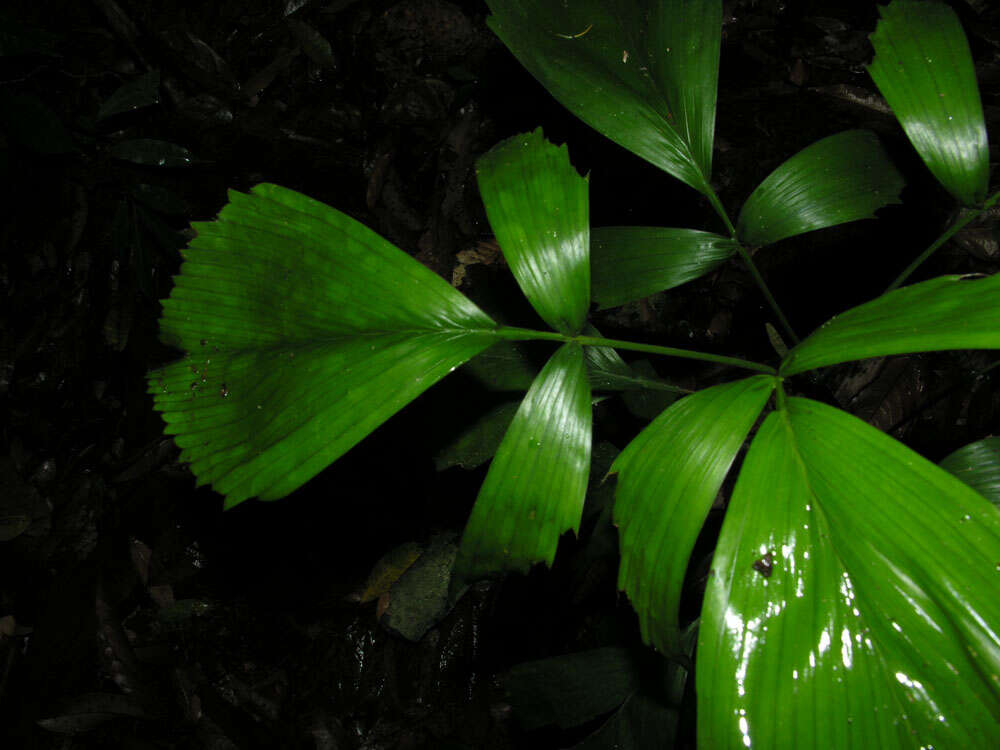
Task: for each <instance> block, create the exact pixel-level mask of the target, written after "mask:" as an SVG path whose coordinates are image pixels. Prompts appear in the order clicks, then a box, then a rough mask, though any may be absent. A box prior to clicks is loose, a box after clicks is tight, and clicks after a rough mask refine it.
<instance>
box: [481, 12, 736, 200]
mask: <svg viewBox="0 0 1000 750" xmlns="http://www.w3.org/2000/svg"><path fill="white" fill-rule="evenodd" d="M487 4H488V5H489V6H490V10H491V11H492V13H493V15H491V16H490V17H489V19H488V23H489V25H490V28H492V29H493V31H494V32H496V34H497V36H499V37H500V39H501V41H503V43H504V44H505V45H507V48H508V49H510V51H511V52H513V53H514V56H515V57H517V59H518V60H519V61H520V62H521V64H522V65H524V67H525V68H527V69H528V71H529V72H530V73H531V74H532V75H533V76H534V77H535V78H537V79H538V80H539V81H540V82H541V83H542V85H543V86H545V88H547V89H548V90H549V93H551V94H552V95H553V96H554V97H555V98H556V99H557V100H558V101H559V102H560V103H561V104H562V105H563V106H564V107H566V108H567V109H569V110H570V111H571V112H572V113H573V114H574V115H576V116H577V117H579V118H580V119H581V120H583V121H584V122H586V123H587V124H588V125H590V126H591V127H593V128H594V129H596V130H598V131H600V132H601V133H603V134H604V135H606V136H607V137H609V138H611V139H612V140H613V141H615V142H617V143H619V144H621V145H622V146H624V147H625V148H627V149H629V150H630V151H632V152H634V153H635V154H638V155H639V156H641V157H642V158H643V159H646V160H647V161H649V162H651V163H652V164H655V165H656V166H658V167H659V168H660V169H662V170H664V171H665V172H667V173H669V174H671V175H673V176H674V177H676V178H677V179H679V180H682V181H684V182H686V183H687V184H688V185H690V186H691V187H693V188H694V189H695V190H698V191H699V192H702V193H705V194H706V195H707V194H709V193H711V191H712V189H711V187H710V185H709V180H710V177H711V173H712V140H713V137H714V131H715V99H716V88H717V81H718V71H719V49H720V45H721V38H722V3H721V2H720V0H677V1H675V2H670V3H661V2H653V1H652V0H627V1H626V2H621V3H607V2H602V1H601V0H583V1H582V2H574V3H570V4H567V3H564V2H561V0H541V1H538V2H526V1H525V0H488V3H487Z"/></svg>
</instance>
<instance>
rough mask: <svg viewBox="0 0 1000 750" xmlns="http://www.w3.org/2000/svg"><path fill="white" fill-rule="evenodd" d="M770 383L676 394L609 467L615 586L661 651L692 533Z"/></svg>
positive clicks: (764, 378) (674, 629) (673, 634)
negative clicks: (616, 552) (616, 546)
mask: <svg viewBox="0 0 1000 750" xmlns="http://www.w3.org/2000/svg"><path fill="white" fill-rule="evenodd" d="M774 382H775V381H774V378H773V377H770V376H768V375H756V376H754V377H750V378H745V379H743V380H738V381H736V382H733V383H727V384H725V385H717V386H714V387H712V388H707V389H705V390H703V391H699V392H698V393H695V394H694V395H692V396H688V397H686V398H683V399H681V400H680V401H677V402H676V403H674V404H673V405H672V406H670V408H668V409H667V410H666V411H664V412H663V413H662V414H661V415H660V416H659V417H657V418H656V419H655V420H654V421H653V422H652V423H650V425H649V426H648V427H647V428H646V429H645V430H643V431H642V432H641V433H639V436H638V437H637V438H636V439H635V440H633V441H632V442H631V443H629V445H628V446H627V447H626V448H625V450H623V451H622V452H621V454H620V455H619V456H618V458H617V459H616V460H615V463H614V465H612V467H611V472H612V473H614V472H617V473H618V491H617V493H616V500H615V510H614V520H615V523H616V524H617V525H618V533H619V536H620V539H621V555H622V561H621V569H620V571H619V574H618V586H619V587H620V588H622V589H624V590H625V591H626V592H627V593H628V596H629V599H631V600H632V605H633V606H634V607H635V609H636V611H637V612H638V613H639V625H640V627H641V628H642V636H643V639H644V640H645V641H646V642H647V643H649V642H651V643H652V644H653V645H654V646H656V647H657V648H659V649H660V650H662V651H664V652H665V653H673V652H675V651H676V650H677V648H678V644H679V637H680V635H679V630H678V623H677V616H678V604H679V602H680V595H681V586H682V584H683V582H684V573H685V571H686V569H687V564H688V558H689V557H690V555H691V550H692V549H693V548H694V542H695V539H696V538H697V536H698V532H699V531H700V530H701V527H702V524H703V523H704V522H705V516H707V515H708V511H709V509H710V508H711V507H712V502H713V501H714V500H715V496H716V494H718V492H719V488H720V487H721V486H722V480H723V479H724V478H725V476H726V473H727V472H728V471H729V467H730V465H731V464H732V462H733V459H734V458H736V452H737V451H738V450H739V449H740V446H741V445H742V444H743V441H744V440H745V439H746V436H747V433H748V432H749V431H750V428H751V427H752V426H753V423H754V421H755V420H756V419H757V416H758V415H759V414H760V411H761V409H763V408H764V404H765V403H766V402H767V399H768V397H769V396H770V394H771V390H772V389H773V388H774Z"/></svg>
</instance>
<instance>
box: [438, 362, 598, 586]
mask: <svg viewBox="0 0 1000 750" xmlns="http://www.w3.org/2000/svg"><path fill="white" fill-rule="evenodd" d="M591 420H592V414H591V405H590V386H589V385H588V384H587V372H586V368H585V367H584V362H583V350H582V347H581V346H580V345H579V344H573V343H568V344H564V345H563V346H561V347H560V348H559V349H558V350H557V351H556V353H555V354H553V355H552V357H551V358H550V359H549V361H548V362H547V363H546V364H545V367H543V368H542V371H541V372H540V373H539V374H538V377H537V378H536V379H535V382H534V383H533V384H532V386H531V388H530V389H529V390H528V393H527V395H526V396H525V397H524V401H522V402H521V406H520V407H519V408H518V411H517V414H516V415H515V416H514V421H513V422H512V423H511V426H510V428H509V429H508V430H507V434H506V435H505V436H504V439H503V441H502V442H501V443H500V447H499V449H498V450H497V453H496V456H494V458H493V462H492V463H491V464H490V469H489V472H488V473H487V475H486V480H485V481H484V482H483V486H482V488H481V489H480V491H479V497H478V498H477V499H476V504H475V506H474V507H473V509H472V514H471V516H470V517H469V522H468V524H467V525H466V527H465V532H464V534H463V536H462V544H461V547H460V550H459V557H458V560H457V562H456V570H457V574H458V575H459V577H460V578H462V579H464V580H469V581H471V580H474V579H476V578H478V577H482V576H484V575H487V574H489V573H494V572H497V571H501V570H516V571H521V572H526V571H527V570H528V568H529V567H531V565H532V564H534V563H536V562H545V563H546V564H548V565H551V564H552V561H553V559H554V558H555V554H556V546H557V544H558V542H559V536H560V535H561V534H562V533H563V532H565V531H569V530H573V531H574V532H576V531H578V529H579V526H580V514H581V513H582V511H583V501H584V496H585V494H586V491H587V479H588V474H589V469H590V445H591Z"/></svg>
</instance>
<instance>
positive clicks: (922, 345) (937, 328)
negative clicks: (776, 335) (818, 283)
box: [781, 275, 1000, 376]
mask: <svg viewBox="0 0 1000 750" xmlns="http://www.w3.org/2000/svg"><path fill="white" fill-rule="evenodd" d="M998 295H1000V275H998V276H989V277H987V278H984V279H968V278H967V277H962V276H941V277H940V278H937V279H931V280H930V281H924V282H922V283H920V284H913V285H912V286H908V287H904V288H903V289H897V290H895V291H893V292H889V293H888V294H883V295H882V296H881V297H877V298H875V299H874V300H872V301H871V302H868V303H866V304H864V305H859V306H858V307H855V308H852V309H850V310H848V311H847V312H845V313H841V314H840V315H838V316H836V317H835V318H832V319H831V320H829V321H828V322H826V323H824V324H823V325H822V326H820V327H819V328H818V329H816V331H814V332H813V333H812V334H811V335H810V336H809V337H808V338H807V339H805V340H804V341H803V342H802V343H800V344H799V345H798V346H796V347H795V348H794V349H792V351H791V353H790V354H789V355H788V356H787V357H786V358H785V361H784V362H783V363H782V365H781V374H782V375H783V376H788V375H794V374H795V373H797V372H803V371H805V370H812V369H815V368H817V367H824V366H826V365H835V364H838V363H840V362H849V361H851V360H854V359H868V358H870V357H883V356H885V355H887V354H908V353H911V352H933V351H943V350H946V349H1000V305H998V304H997V300H998V299H1000V296H998Z"/></svg>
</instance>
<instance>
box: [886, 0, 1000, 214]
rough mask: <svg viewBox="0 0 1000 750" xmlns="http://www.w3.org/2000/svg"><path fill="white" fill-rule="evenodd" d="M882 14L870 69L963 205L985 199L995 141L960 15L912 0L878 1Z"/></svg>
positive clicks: (923, 154)
mask: <svg viewBox="0 0 1000 750" xmlns="http://www.w3.org/2000/svg"><path fill="white" fill-rule="evenodd" d="M879 13H880V14H881V16H882V18H881V20H880V21H879V22H878V26H877V27H876V28H875V33H874V34H872V35H871V42H872V46H873V47H874V48H875V58H874V60H873V61H872V64H871V65H869V66H868V73H869V74H870V75H871V77H872V80H873V81H875V85H876V86H878V88H879V91H881V92H882V96H884V97H885V99H886V101H887V102H888V103H889V106H890V107H892V111H893V112H894V113H895V115H896V117H897V118H898V119H899V122H900V124H901V125H902V126H903V130H905V131H906V135H907V137H909V139H910V142H911V143H912V144H913V147H914V148H915V149H916V150H917V153H918V154H920V158H921V159H923V160H924V163H925V164H926V165H927V168H928V169H930V171H931V172H932V173H933V174H934V176H935V177H936V178H937V179H938V181H939V182H940V183H941V184H942V185H944V187H945V189H946V190H947V191H948V192H949V193H951V194H952V195H953V196H955V198H956V199H957V200H959V201H960V202H961V203H963V204H965V205H967V206H972V205H976V204H978V203H980V202H981V201H982V200H983V199H984V198H985V197H986V190H987V184H988V182H989V145H988V143H987V136H986V126H985V124H984V123H983V107H982V102H981V101H980V98H979V86H978V85H977V83H976V71H975V67H974V65H973V62H972V54H971V52H970V51H969V44H968V41H967V40H966V38H965V34H964V33H963V32H962V25H961V24H960V23H959V20H958V16H956V15H955V12H954V11H953V10H952V9H951V8H949V7H948V6H947V5H945V4H943V3H938V2H913V1H911V0H905V1H902V2H901V1H900V0H895V1H894V2H892V3H889V5H887V6H879Z"/></svg>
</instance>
